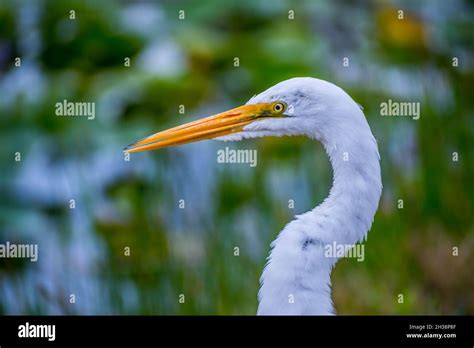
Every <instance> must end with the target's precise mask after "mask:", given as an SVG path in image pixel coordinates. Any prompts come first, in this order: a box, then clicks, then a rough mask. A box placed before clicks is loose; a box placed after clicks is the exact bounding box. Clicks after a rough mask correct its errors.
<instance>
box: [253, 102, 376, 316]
mask: <svg viewBox="0 0 474 348" xmlns="http://www.w3.org/2000/svg"><path fill="white" fill-rule="evenodd" d="M354 112H361V111H360V110H355V109H354ZM366 125H367V124H366ZM357 130H358V132H357V134H358V136H357V137H354V136H353V135H352V134H354V128H352V126H351V125H347V126H346V127H341V128H340V129H339V130H337V132H334V133H333V134H331V135H328V134H326V135H325V136H322V135H321V133H320V132H319V131H317V132H312V133H311V132H309V133H307V134H306V135H307V136H309V137H311V138H314V139H317V140H319V141H320V142H321V143H322V144H323V146H324V148H325V150H326V153H327V154H328V157H329V160H330V162H331V166H332V171H333V183H332V188H331V190H330V192H329V196H328V197H327V198H326V199H325V200H324V201H323V202H322V203H321V204H320V205H318V206H317V207H316V208H314V209H312V210H311V211H309V212H307V213H304V214H302V215H299V216H296V217H295V220H293V221H291V222H290V223H288V224H287V225H286V227H285V228H284V229H283V230H282V231H281V232H280V234H279V235H278V237H277V239H276V240H274V241H273V243H272V251H271V253H270V256H269V257H268V262H267V265H266V266H265V269H264V271H263V274H262V276H261V279H260V282H261V288H260V291H259V307H258V314H260V315H280V314H281V315H289V314H294V315H331V314H334V308H333V303H332V298H331V270H332V268H333V267H334V265H335V264H336V262H337V261H338V257H337V256H334V254H330V255H328V252H327V251H328V250H330V248H333V246H334V245H336V246H343V247H346V248H347V247H348V246H352V245H354V244H355V243H357V242H358V241H363V240H365V238H366V236H367V232H368V230H369V229H370V226H371V225H372V221H373V218H374V215H375V212H376V210H377V206H378V203H379V199H380V195H381V189H382V182H381V177H380V164H379V161H380V157H379V153H378V148H377V143H376V141H375V139H374V137H373V135H372V133H371V131H370V128H369V127H368V125H367V127H365V126H364V127H358V128H357Z"/></svg>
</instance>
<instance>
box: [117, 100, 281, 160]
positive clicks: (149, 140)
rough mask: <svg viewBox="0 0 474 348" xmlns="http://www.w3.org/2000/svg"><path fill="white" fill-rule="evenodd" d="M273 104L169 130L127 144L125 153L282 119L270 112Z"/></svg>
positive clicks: (185, 142)
mask: <svg viewBox="0 0 474 348" xmlns="http://www.w3.org/2000/svg"><path fill="white" fill-rule="evenodd" d="M272 106H273V104H252V105H244V106H240V107H238V108H235V109H232V110H228V111H225V112H222V113H220V114H217V115H214V116H209V117H206V118H202V119H200V120H197V121H194V122H189V123H186V124H183V125H181V126H178V127H174V128H170V129H167V130H164V131H161V132H158V133H155V134H153V135H150V136H149V137H146V138H143V139H141V140H138V141H136V142H134V143H132V144H130V145H128V146H127V147H126V148H125V149H124V151H125V152H140V151H148V150H155V149H162V148H164V147H168V146H176V145H181V144H187V143H192V142H195V141H199V140H204V139H211V138H216V137H220V136H224V135H228V134H233V133H238V132H241V131H242V130H243V129H244V127H245V126H246V125H248V124H249V123H252V122H253V121H256V120H258V119H261V118H268V117H282V115H275V113H274V112H273V111H272Z"/></svg>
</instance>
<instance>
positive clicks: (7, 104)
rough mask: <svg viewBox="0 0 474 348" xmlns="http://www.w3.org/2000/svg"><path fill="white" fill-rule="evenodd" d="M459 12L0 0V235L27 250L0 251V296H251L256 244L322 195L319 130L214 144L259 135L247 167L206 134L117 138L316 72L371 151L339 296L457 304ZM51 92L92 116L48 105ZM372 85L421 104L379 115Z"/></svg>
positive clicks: (464, 18) (2, 307)
mask: <svg viewBox="0 0 474 348" xmlns="http://www.w3.org/2000/svg"><path fill="white" fill-rule="evenodd" d="M180 10H184V11H185V18H184V19H179V13H180V12H179V11H180ZM290 10H293V11H294V19H289V17H288V15H289V12H288V11H290ZM400 10H402V11H403V19H400V18H399V16H400V12H399V11H400ZM71 11H74V16H75V18H74V19H71V18H70V16H71ZM473 26H474V12H473V4H472V2H469V1H460V0H457V1H449V2H448V1H443V0H436V1H429V2H428V1H426V2H411V1H356V2H344V1H309V0H307V1H298V2H290V1H283V0H279V1H265V0H261V1H250V0H238V1H237V0H232V1H226V2H222V1H217V0H206V1H199V2H197V1H179V2H178V1H177V2H174V1H162V2H147V1H140V2H126V1H122V2H120V1H115V2H112V1H72V0H67V1H14V0H10V1H2V2H1V3H0V113H1V118H0V125H1V128H0V132H1V133H0V135H1V138H2V149H1V151H0V169H1V172H2V175H1V177H0V193H1V197H2V200H1V201H0V204H1V206H0V226H1V228H0V242H2V243H3V242H4V241H7V240H8V241H11V242H17V243H21V242H23V243H38V244H39V251H40V255H39V261H38V262H37V263H31V262H29V261H28V260H10V259H0V313H2V314H18V313H29V314H58V313H59V314H61V313H69V314H71V313H73V314H75V313H78V314H109V313H112V314H113V313H119V314H254V313H255V310H256V306H257V292H258V287H259V284H258V279H259V276H260V273H261V270H262V268H263V266H264V263H265V258H266V256H267V255H268V252H269V244H270V242H271V241H272V240H273V239H274V238H275V237H276V235H277V233H278V231H280V230H281V229H282V228H283V226H284V225H285V223H286V222H287V221H289V220H290V219H291V217H292V216H293V215H294V214H299V213H302V212H304V211H306V210H308V209H310V208H312V207H313V206H315V205H316V204H317V203H318V202H320V201H322V199H324V197H325V196H326V195H327V193H328V190H329V187H330V184H331V171H330V166H329V163H328V160H327V159H326V157H325V154H324V151H323V149H322V147H321V146H320V145H319V144H315V143H314V142H312V141H309V140H307V139H303V138H298V137H295V138H293V137H291V138H281V139H280V138H278V139H271V138H268V139H258V140H248V141H244V142H240V143H236V144H231V145H229V144H226V145H225V146H232V147H234V148H257V149H258V165H257V167H256V168H249V167H248V165H243V164H228V165H218V164H217V163H216V151H217V150H218V149H219V148H222V146H223V145H222V144H220V143H217V142H212V141H206V142H203V143H197V144H192V145H186V146H183V147H180V148H176V149H169V150H166V151H160V152H153V153H144V154H139V155H136V156H135V155H134V156H132V158H131V160H130V161H124V158H123V155H122V152H121V149H122V148H123V147H124V146H125V145H126V144H127V143H129V142H131V141H132V140H135V139H138V138H141V137H143V136H144V135H148V134H150V133H152V132H153V131H155V130H159V129H163V128H165V127H168V126H172V125H176V124H180V123H183V122H185V121H188V120H190V119H194V118H196V117H200V116H205V115H208V114H211V113H214V112H218V111H221V110H223V109H226V108H229V107H233V106H236V105H240V104H242V103H244V102H245V101H246V100H247V99H248V98H250V97H251V96H252V95H253V94H256V93H258V92H261V91H263V90H264V89H266V88H268V87H270V86H272V85H273V84H275V83H277V82H279V81H281V80H284V79H287V78H290V77H294V76H314V77H319V78H323V79H327V80H329V81H332V82H334V83H336V84H338V85H339V86H341V87H343V88H344V89H346V90H347V91H348V92H349V94H351V95H352V96H353V97H354V99H355V100H356V101H358V102H359V103H360V104H361V105H363V106H364V110H365V113H366V116H367V118H368V120H369V123H370V124H371V127H372V129H373V132H374V134H375V136H376V138H377V139H378V142H379V148H380V153H381V158H382V170H383V183H384V192H383V197H382V201H381V203H380V208H379V211H378V213H377V215H376V218H375V222H374V225H373V228H372V230H371V232H370V233H369V238H368V241H367V242H366V248H365V251H366V253H365V257H366V259H365V262H363V263H359V262H357V261H356V260H355V259H343V260H341V261H340V262H339V264H338V266H337V267H336V268H335V271H334V272H333V275H332V279H333V289H334V301H335V306H336V310H337V312H338V313H344V314H465V313H470V314H473V313H474V283H473V278H472V277H471V274H472V272H473V264H474V235H473V229H474V225H473V222H474V219H473V211H474V187H473V185H472V178H473V175H474V151H473V139H474V136H473V133H474V121H473V120H474V117H473V110H474V105H473V104H474V89H473V88H472V86H473V85H474V61H473V57H472V47H474V31H473V30H472V28H473ZM16 57H21V67H17V66H15V58H16ZM344 57H348V58H349V62H350V64H349V66H343V64H342V63H343V59H344ZM455 57H457V59H458V61H459V66H453V59H454V58H455ZM127 58H129V59H130V66H126V64H125V61H126V59H127ZM235 58H238V59H239V63H240V64H239V66H238V67H236V66H234V59H235ZM64 99H67V100H68V101H87V102H95V103H96V118H95V119H94V120H87V118H85V117H82V118H81V117H76V118H68V117H57V116H56V115H55V113H54V111H55V103H57V102H61V101H62V100H64ZM388 99H393V100H402V101H416V102H420V103H421V118H420V119H419V120H418V121H415V120H412V119H407V118H387V117H380V103H381V102H384V101H387V100H388ZM180 105H184V106H185V110H186V112H185V114H184V115H181V114H179V107H180ZM453 152H457V153H458V156H459V161H457V162H456V161H453V160H452V156H453ZM17 153H20V154H21V161H19V162H18V161H15V156H16V155H17ZM71 199H74V201H75V204H76V207H75V209H70V200H71ZM290 199H293V200H294V201H295V208H294V209H289V208H288V200H290ZM399 199H403V202H404V207H403V209H399V208H398V200H399ZM180 200H184V202H185V208H184V209H181V208H180ZM236 247H238V248H239V255H238V256H235V248H236ZM453 247H458V248H459V255H458V256H453ZM128 248H129V249H128ZM127 250H129V251H130V255H129V256H128V254H127ZM71 294H74V295H75V298H76V302H75V303H70V295H71ZM180 294H183V295H184V296H185V302H184V303H180V302H179V298H180ZM399 294H403V295H404V302H403V303H398V301H397V300H398V295H399Z"/></svg>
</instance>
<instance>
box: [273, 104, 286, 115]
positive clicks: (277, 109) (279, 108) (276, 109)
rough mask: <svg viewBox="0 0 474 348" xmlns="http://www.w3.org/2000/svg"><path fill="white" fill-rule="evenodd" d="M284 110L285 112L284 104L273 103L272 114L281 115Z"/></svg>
mask: <svg viewBox="0 0 474 348" xmlns="http://www.w3.org/2000/svg"><path fill="white" fill-rule="evenodd" d="M285 110H286V103H284V102H281V101H279V102H275V103H273V111H274V112H277V113H279V114H281V113H282V112H283V111H285Z"/></svg>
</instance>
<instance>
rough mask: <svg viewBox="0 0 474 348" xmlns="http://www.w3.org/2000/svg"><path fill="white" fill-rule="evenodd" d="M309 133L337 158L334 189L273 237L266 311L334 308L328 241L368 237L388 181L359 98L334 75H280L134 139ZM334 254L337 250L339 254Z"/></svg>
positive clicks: (167, 142)
mask: <svg viewBox="0 0 474 348" xmlns="http://www.w3.org/2000/svg"><path fill="white" fill-rule="evenodd" d="M283 135H305V136H307V137H309V138H311V139H315V140H318V141H320V142H321V143H322V144H323V146H324V148H325V150H326V152H327V154H328V156H329V159H330V161H331V165H332V169H333V184H332V188H331V190H330V193H329V196H328V197H327V198H326V199H325V200H324V201H323V202H322V203H321V204H320V205H318V206H317V207H316V208H314V209H313V210H311V211H309V212H307V213H305V214H302V215H299V216H296V217H295V219H294V220H293V221H291V222H290V223H288V224H287V225H286V226H285V228H284V229H283V231H281V232H280V234H279V235H278V237H277V239H275V240H274V241H273V243H272V245H271V247H272V249H271V253H270V256H269V257H268V263H267V265H266V266H265V269H264V270H263V274H262V276H261V279H260V281H261V288H260V291H259V294H258V299H259V306H258V311H257V312H258V314H263V315H273V314H284V315H287V314H288V315H291V314H295V315H316V314H319V315H328V314H334V308H333V304H332V299H331V270H332V268H333V267H334V265H335V264H336V262H337V260H338V258H337V257H328V256H327V255H326V253H325V247H326V246H328V245H338V246H347V245H349V246H352V245H354V244H355V243H357V242H358V241H363V240H365V238H366V236H367V232H368V230H369V229H370V227H371V225H372V221H373V218H374V215H375V212H376V210H377V207H378V203H379V199H380V195H381V191H382V182H381V176H380V164H379V161H380V157H379V153H378V149H377V142H376V141H375V138H374V137H373V135H372V132H371V130H370V127H369V125H368V123H367V121H366V119H365V116H364V114H363V112H362V110H361V109H360V107H359V106H358V104H356V103H355V102H354V101H353V100H352V98H351V97H350V96H349V95H348V94H347V93H345V92H344V91H343V90H342V89H340V88H339V87H337V86H335V85H333V84H332V83H329V82H326V81H323V80H318V79H314V78H309V77H300V78H293V79H290V80H287V81H283V82H280V83H278V84H277V85H275V86H273V87H271V88H269V89H268V90H266V91H264V92H263V93H261V94H259V95H256V96H254V97H252V98H251V99H250V100H249V101H248V102H247V104H246V105H244V106H241V107H238V108H235V109H232V110H229V111H226V112H224V113H221V114H218V115H215V116H211V117H207V118H204V119H201V120H198V121H195V122H190V123H188V124H185V125H182V126H178V127H175V128H172V129H169V130H165V131H162V132H159V133H156V134H154V135H152V136H149V137H147V138H144V139H142V140H139V141H137V142H135V143H133V144H131V145H129V146H128V147H127V148H126V149H125V151H128V152H138V151H146V150H152V149H157V148H164V147H167V146H174V145H178V144H186V143H189V142H193V141H198V140H203V139H211V138H212V139H218V140H223V141H237V140H241V139H244V138H256V137H262V136H283ZM332 256H334V255H332Z"/></svg>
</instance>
